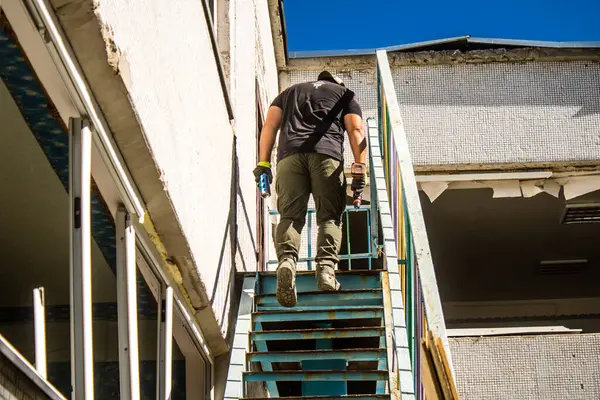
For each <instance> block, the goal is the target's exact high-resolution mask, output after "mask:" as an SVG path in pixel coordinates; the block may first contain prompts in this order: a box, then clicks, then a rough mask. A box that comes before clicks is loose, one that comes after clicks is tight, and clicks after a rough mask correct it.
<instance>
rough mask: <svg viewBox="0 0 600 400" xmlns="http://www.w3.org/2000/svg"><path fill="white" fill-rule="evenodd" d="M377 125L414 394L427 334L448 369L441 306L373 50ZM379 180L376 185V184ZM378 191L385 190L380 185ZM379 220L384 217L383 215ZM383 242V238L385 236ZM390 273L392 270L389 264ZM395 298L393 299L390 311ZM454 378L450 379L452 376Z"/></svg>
mask: <svg viewBox="0 0 600 400" xmlns="http://www.w3.org/2000/svg"><path fill="white" fill-rule="evenodd" d="M377 74H378V98H379V124H378V128H379V131H378V136H379V137H378V138H377V137H375V140H377V139H379V142H380V144H381V157H382V170H383V175H384V176H385V189H386V192H387V194H388V197H389V208H390V217H391V220H392V228H393V234H394V236H395V244H396V249H395V251H396V252H397V255H398V261H397V263H398V265H397V269H398V271H399V275H400V280H401V286H402V288H401V292H402V299H401V301H402V304H400V306H404V308H405V310H406V317H405V318H406V321H405V322H406V328H407V331H408V336H409V337H408V341H409V350H410V354H411V362H412V367H413V368H412V371H413V372H414V378H415V383H416V387H415V389H416V391H417V393H419V392H421V385H420V352H419V350H418V349H419V346H420V339H421V338H422V337H423V335H424V334H425V331H426V330H431V331H432V332H433V334H434V335H435V336H437V337H439V338H440V339H441V340H442V342H443V344H444V348H445V352H446V354H447V357H448V361H449V363H450V366H451V368H452V360H451V355H450V349H449V346H448V338H447V336H446V325H445V321H444V315H443V311H442V303H441V299H440V295H439V291H438V285H437V281H436V276H435V270H434V267H433V260H432V257H431V250H430V246H429V240H428V238H427V231H426V228H425V220H424V218H423V210H422V208H421V203H420V198H419V192H418V187H417V182H416V179H415V173H414V169H413V165H412V158H411V154H410V150H409V147H408V142H407V138H406V132H405V130H404V125H403V123H402V117H401V114H400V107H399V105H398V100H397V97H396V91H395V88H394V82H393V79H392V73H391V69H390V65H389V61H388V56H387V53H386V51H385V50H380V51H377ZM382 184H383V182H381V183H380V186H381V185H382ZM377 189H379V190H380V189H383V188H380V187H378V188H377ZM382 218H383V217H382ZM384 239H385V238H384ZM387 269H388V271H390V270H391V269H392V268H391V266H390V265H387ZM398 301H399V300H398V299H392V303H393V305H394V307H396V303H397V302H398ZM453 379H454V377H453Z"/></svg>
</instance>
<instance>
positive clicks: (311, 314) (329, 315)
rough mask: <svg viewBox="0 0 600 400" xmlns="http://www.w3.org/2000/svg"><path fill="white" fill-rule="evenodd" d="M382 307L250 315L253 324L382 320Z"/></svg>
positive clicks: (293, 309)
mask: <svg viewBox="0 0 600 400" xmlns="http://www.w3.org/2000/svg"><path fill="white" fill-rule="evenodd" d="M382 317H383V307H365V308H361V309H352V308H349V309H339V310H333V311H321V310H316V311H312V310H308V311H307V310H301V311H296V309H295V308H291V309H290V311H259V312H255V313H253V314H252V320H253V321H254V323H258V322H282V321H331V320H335V319H363V318H382Z"/></svg>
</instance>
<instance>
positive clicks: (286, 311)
mask: <svg viewBox="0 0 600 400" xmlns="http://www.w3.org/2000/svg"><path fill="white" fill-rule="evenodd" d="M381 310H383V306H367V307H363V308H338V309H336V310H335V312H343V311H381ZM313 312H327V310H294V308H288V309H283V310H264V311H255V312H253V313H252V314H253V315H262V314H301V313H313ZM332 312H333V311H332Z"/></svg>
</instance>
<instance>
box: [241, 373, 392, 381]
mask: <svg viewBox="0 0 600 400" xmlns="http://www.w3.org/2000/svg"><path fill="white" fill-rule="evenodd" d="M387 379H388V372H387V371H270V372H244V382H267V381H275V382H282V381H283V382H293V381H296V382H298V381H300V382H301V381H329V380H336V381H381V380H387Z"/></svg>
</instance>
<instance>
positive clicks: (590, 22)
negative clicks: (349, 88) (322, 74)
mask: <svg viewBox="0 0 600 400" xmlns="http://www.w3.org/2000/svg"><path fill="white" fill-rule="evenodd" d="M365 4H370V6H369V7H365ZM484 4H487V5H484ZM284 6H285V16H286V28H287V35H288V48H289V50H290V51H306V50H342V49H362V48H373V47H384V46H393V45H399V44H406V43H414V42H421V41H425V40H434V39H442V38H447V37H454V36H463V35H471V36H474V37H484V38H503V39H523V40H548V41H600V0H571V1H565V0H563V1H557V0H503V1H487V2H486V1H481V0H480V1H473V0H464V1H461V2H459V1H447V0H446V1H444V0H421V1H418V2H417V1H406V0H404V1H399V0H285V2H284Z"/></svg>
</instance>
